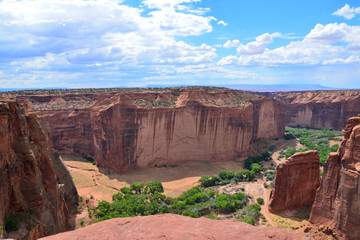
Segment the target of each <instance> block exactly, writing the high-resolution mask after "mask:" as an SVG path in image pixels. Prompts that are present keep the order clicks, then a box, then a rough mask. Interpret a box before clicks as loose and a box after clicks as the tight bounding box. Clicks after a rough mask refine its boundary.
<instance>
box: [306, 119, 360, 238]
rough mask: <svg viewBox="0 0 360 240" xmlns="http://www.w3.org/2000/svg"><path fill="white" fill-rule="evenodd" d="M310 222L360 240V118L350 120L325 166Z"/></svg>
mask: <svg viewBox="0 0 360 240" xmlns="http://www.w3.org/2000/svg"><path fill="white" fill-rule="evenodd" d="M310 222H311V223H314V224H321V225H329V226H332V227H335V228H336V229H337V230H339V231H340V232H342V233H343V234H344V235H345V236H346V238H347V239H349V240H356V239H360V115H359V116H358V117H352V118H350V119H349V120H348V125H347V126H346V129H345V132H344V140H343V142H342V143H341V146H340V148H339V150H338V151H337V153H331V154H329V156H328V159H327V160H326V162H325V164H324V173H323V177H322V180H321V185H320V187H319V189H318V190H317V193H316V197H315V201H314V204H313V207H312V211H311V215H310Z"/></svg>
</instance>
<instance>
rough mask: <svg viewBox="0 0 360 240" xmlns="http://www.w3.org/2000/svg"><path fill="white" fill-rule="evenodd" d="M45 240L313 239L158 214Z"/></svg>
mask: <svg viewBox="0 0 360 240" xmlns="http://www.w3.org/2000/svg"><path fill="white" fill-rule="evenodd" d="M43 239H49V240H50V239H59V240H60V239H61V240H62V239H67V240H69V239H87V240H89V239H96V240H97V239H108V240H111V239H244V240H246V239H249V240H250V239H251V240H254V239H256V240H261V239H277V240H278V239H312V238H311V237H309V236H308V235H306V234H305V233H300V232H296V231H292V230H289V229H277V228H272V227H254V226H251V225H249V224H246V223H242V222H233V221H230V220H221V221H220V220H211V219H207V218H190V217H185V216H180V215H172V214H165V215H155V216H146V217H133V218H116V219H110V220H107V221H104V222H100V223H96V224H93V225H90V226H88V227H85V228H81V229H77V230H75V231H71V232H65V233H61V234H57V235H53V236H49V237H46V238H43Z"/></svg>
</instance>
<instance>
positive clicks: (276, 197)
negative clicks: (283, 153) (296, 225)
mask: <svg viewBox="0 0 360 240" xmlns="http://www.w3.org/2000/svg"><path fill="white" fill-rule="evenodd" d="M274 183H275V185H274V188H273V189H272V190H271V193H270V200H269V210H270V211H271V212H281V211H285V210H289V209H295V208H302V207H308V206H311V205H312V204H313V202H314V199H315V194H316V189H317V188H318V187H319V185H320V167H319V153H318V152H317V151H314V150H310V151H306V152H299V153H295V154H294V155H292V156H291V157H289V158H288V159H287V160H286V161H285V162H284V163H282V164H281V165H278V166H277V167H276V177H275V181H274Z"/></svg>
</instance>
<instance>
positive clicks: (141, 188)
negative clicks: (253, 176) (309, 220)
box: [94, 171, 261, 224]
mask: <svg viewBox="0 0 360 240" xmlns="http://www.w3.org/2000/svg"><path fill="white" fill-rule="evenodd" d="M220 176H221V177H220ZM235 177H236V176H235V174H234V173H233V172H229V171H221V172H220V173H219V177H218V178H219V179H226V180H229V179H233V178H235ZM163 191H164V189H163V186H162V184H161V183H160V182H158V181H149V182H146V183H144V184H142V183H132V184H131V185H130V187H123V188H122V189H121V192H118V193H116V194H114V195H113V196H112V200H113V201H112V203H109V202H107V201H101V202H100V203H99V205H98V207H97V209H96V211H95V212H94V215H95V217H96V218H97V221H103V220H107V219H110V218H117V217H133V216H147V215H155V214H160V213H173V214H179V215H184V216H189V217H195V218H197V217H200V216H205V217H208V218H212V219H215V218H217V214H219V213H225V214H229V213H235V212H236V213H235V215H237V216H238V219H239V220H241V221H245V222H248V223H250V224H255V222H256V220H255V219H257V218H258V217H259V211H260V210H258V211H257V210H256V209H259V208H260V209H261V207H260V206H259V205H258V204H253V205H251V206H248V202H249V200H248V198H249V197H248V196H247V195H246V194H245V193H243V192H238V193H236V194H232V195H230V194H220V193H217V192H215V191H214V190H212V189H206V188H204V187H198V186H197V187H193V188H191V189H189V190H188V191H185V192H183V193H182V194H181V195H180V196H179V197H177V198H169V197H166V196H165V195H163V194H162V193H163ZM257 206H258V207H257Z"/></svg>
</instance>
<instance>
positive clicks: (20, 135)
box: [0, 100, 77, 239]
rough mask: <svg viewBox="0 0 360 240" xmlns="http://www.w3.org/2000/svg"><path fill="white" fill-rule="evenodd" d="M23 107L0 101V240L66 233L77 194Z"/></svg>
mask: <svg viewBox="0 0 360 240" xmlns="http://www.w3.org/2000/svg"><path fill="white" fill-rule="evenodd" d="M25 107H26V106H25V105H24V104H23V103H18V102H15V101H12V100H1V101H0V226H1V229H2V232H1V233H0V236H2V237H9V238H15V239H36V238H39V237H42V236H46V235H49V234H54V233H58V232H62V231H66V230H69V224H70V223H69V207H70V206H71V205H73V204H74V198H77V192H76V189H75V186H74V184H73V183H72V179H71V177H70V175H69V173H68V172H66V171H65V172H64V171H63V170H64V168H65V166H64V165H63V163H62V162H61V160H60V159H59V158H58V155H54V154H53V151H52V148H51V143H50V139H49V137H48V134H47V133H46V131H44V129H43V128H42V126H41V124H40V122H39V121H38V119H37V117H36V115H35V114H34V113H31V112H28V111H26V110H25ZM56 173H59V176H58V175H56ZM60 173H61V174H60ZM57 178H58V181H57ZM71 184H72V185H71ZM72 195H75V196H72ZM64 197H65V198H66V200H65V199H64ZM11 222H12V224H11ZM17 227H18V228H19V229H18V230H16V228H17ZM9 228H10V229H13V230H12V231H10V230H9ZM6 230H8V231H7V232H6Z"/></svg>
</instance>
